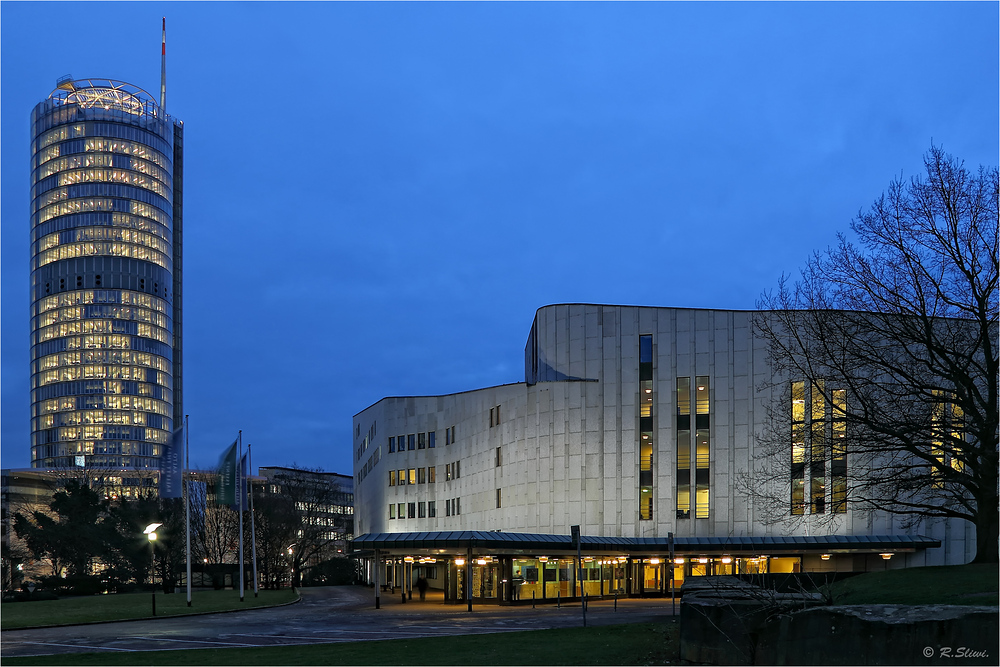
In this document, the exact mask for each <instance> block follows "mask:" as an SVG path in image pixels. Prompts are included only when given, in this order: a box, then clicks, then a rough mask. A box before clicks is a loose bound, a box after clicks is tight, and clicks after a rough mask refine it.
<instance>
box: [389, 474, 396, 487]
mask: <svg viewBox="0 0 1000 667" xmlns="http://www.w3.org/2000/svg"><path fill="white" fill-rule="evenodd" d="M389 486H396V471H395V470H390V471H389Z"/></svg>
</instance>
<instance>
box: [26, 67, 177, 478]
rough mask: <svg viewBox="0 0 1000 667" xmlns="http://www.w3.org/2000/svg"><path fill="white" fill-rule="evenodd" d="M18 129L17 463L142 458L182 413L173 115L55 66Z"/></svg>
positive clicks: (111, 464) (154, 463)
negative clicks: (26, 387)
mask: <svg viewBox="0 0 1000 667" xmlns="http://www.w3.org/2000/svg"><path fill="white" fill-rule="evenodd" d="M31 137H32V139H31V465H32V467H36V468H54V467H67V466H83V465H86V466H88V467H99V468H122V467H124V468H156V467H158V465H159V462H158V457H159V456H160V454H161V448H162V445H163V444H164V443H166V442H167V441H168V439H169V437H170V433H171V431H172V430H173V428H174V424H175V423H176V424H177V425H178V426H179V425H180V416H181V415H182V414H183V412H182V410H183V408H182V407H181V405H180V402H181V401H180V390H179V378H180V375H181V374H180V342H181V337H180V329H179V323H180V297H181V292H180V290H181V282H180V241H181V235H180V232H181V205H180V189H181V170H180V165H181V163H182V145H183V125H182V124H181V123H180V122H177V121H174V120H173V119H172V118H170V117H169V116H167V115H166V114H165V113H164V112H162V111H161V109H160V108H159V106H158V105H157V104H156V102H155V101H154V100H153V99H152V98H151V97H150V96H149V95H148V94H147V93H146V92H145V91H143V90H141V89H139V88H137V87H135V86H132V85H129V84H126V83H122V82H120V81H112V80H106V79H101V80H99V79H88V80H77V81H70V80H62V81H60V82H59V83H58V87H57V88H56V90H54V91H53V92H52V94H51V95H50V96H49V98H48V99H47V100H45V101H44V102H42V103H40V104H39V105H38V106H36V107H35V109H34V110H33V111H32V114H31Z"/></svg>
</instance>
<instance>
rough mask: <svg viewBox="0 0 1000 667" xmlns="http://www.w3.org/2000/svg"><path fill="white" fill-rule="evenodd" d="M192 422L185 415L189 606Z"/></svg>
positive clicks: (185, 495) (185, 529)
mask: <svg viewBox="0 0 1000 667" xmlns="http://www.w3.org/2000/svg"><path fill="white" fill-rule="evenodd" d="M190 427H191V423H190V418H189V417H188V415H184V532H185V543H186V544H185V552H186V559H187V606H189V607H190V606H191V479H190V476H191V436H190V431H189V429H190Z"/></svg>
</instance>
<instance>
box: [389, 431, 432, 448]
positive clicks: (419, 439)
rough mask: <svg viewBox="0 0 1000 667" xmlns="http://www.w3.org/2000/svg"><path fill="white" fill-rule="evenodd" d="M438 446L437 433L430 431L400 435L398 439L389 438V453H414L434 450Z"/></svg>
mask: <svg viewBox="0 0 1000 667" xmlns="http://www.w3.org/2000/svg"><path fill="white" fill-rule="evenodd" d="M436 446H437V432H436V431H429V432H427V433H411V434H409V435H400V436H396V437H392V436H390V437H389V451H390V452H395V451H397V450H398V451H400V452H405V451H412V450H416V449H434V448H435V447H436Z"/></svg>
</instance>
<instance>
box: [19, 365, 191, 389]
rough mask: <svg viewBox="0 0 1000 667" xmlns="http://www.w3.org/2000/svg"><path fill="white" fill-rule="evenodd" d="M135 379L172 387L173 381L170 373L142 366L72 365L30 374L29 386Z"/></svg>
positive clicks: (168, 387) (38, 386)
mask: <svg viewBox="0 0 1000 667" xmlns="http://www.w3.org/2000/svg"><path fill="white" fill-rule="evenodd" d="M104 379H108V380H135V381H138V382H149V383H153V384H157V385H160V386H161V387H165V388H167V389H173V386H174V381H173V378H172V377H171V376H170V373H164V372H162V371H157V370H154V369H152V368H143V367H142V366H98V365H94V366H72V367H69V368H57V369H54V370H49V371H42V372H40V373H36V374H34V375H32V376H31V388H32V389H37V388H40V387H44V386H46V385H49V384H53V383H56V382H73V381H74V380H104Z"/></svg>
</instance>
